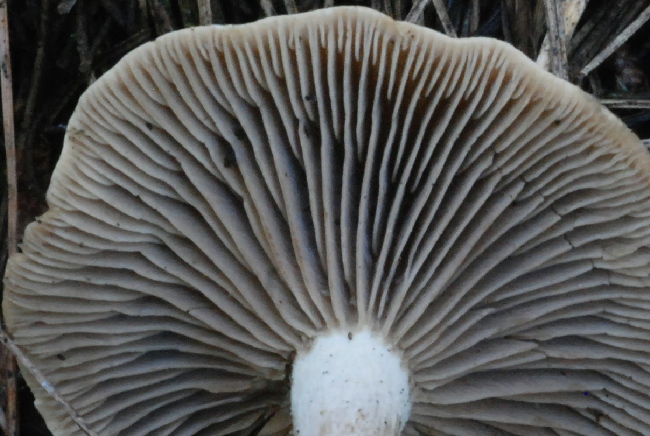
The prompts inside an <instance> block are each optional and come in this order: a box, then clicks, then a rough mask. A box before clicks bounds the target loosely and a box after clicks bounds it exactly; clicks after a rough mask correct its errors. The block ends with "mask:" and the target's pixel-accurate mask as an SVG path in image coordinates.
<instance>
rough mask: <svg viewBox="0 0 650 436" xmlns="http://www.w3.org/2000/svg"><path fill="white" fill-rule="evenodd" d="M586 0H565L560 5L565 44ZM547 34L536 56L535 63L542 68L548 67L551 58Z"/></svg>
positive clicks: (574, 27)
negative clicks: (562, 4) (561, 5)
mask: <svg viewBox="0 0 650 436" xmlns="http://www.w3.org/2000/svg"><path fill="white" fill-rule="evenodd" d="M587 1H588V0H565V2H564V6H563V7H562V15H563V17H564V18H563V19H564V33H565V44H566V45H569V43H568V41H569V40H570V39H571V37H572V36H573V32H575V30H576V26H577V25H578V22H579V21H580V17H582V13H583V12H584V11H585V8H586V7H587ZM549 36H550V35H549V34H548V33H547V34H546V36H545V37H544V42H543V43H542V48H541V49H540V51H539V55H538V56H537V64H538V65H539V66H540V67H542V68H544V69H547V70H548V69H549V67H550V63H551V58H550V56H549V51H550V50H551V44H550V40H549Z"/></svg>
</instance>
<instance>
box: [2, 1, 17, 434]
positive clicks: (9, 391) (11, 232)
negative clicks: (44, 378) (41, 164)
mask: <svg viewBox="0 0 650 436" xmlns="http://www.w3.org/2000/svg"><path fill="white" fill-rule="evenodd" d="M9 53H10V52H9V19H8V11H7V2H2V4H0V62H1V71H2V74H1V75H0V87H1V88H2V124H3V129H4V141H5V153H6V160H7V199H8V200H7V205H8V206H7V254H9V255H12V254H14V253H15V252H16V247H17V235H16V233H17V232H16V228H17V222H18V187H17V183H16V144H15V142H14V141H15V133H14V97H13V89H12V78H11V58H10V54H9ZM3 263H4V262H3ZM0 358H1V360H0V367H1V368H2V369H3V373H2V375H3V377H2V378H1V379H2V380H3V381H4V382H5V385H6V386H5V392H6V416H5V430H6V434H8V435H12V436H18V435H19V434H20V427H19V419H18V401H17V395H16V361H15V360H14V358H13V356H12V354H11V353H9V352H6V351H4V350H3V352H2V353H0Z"/></svg>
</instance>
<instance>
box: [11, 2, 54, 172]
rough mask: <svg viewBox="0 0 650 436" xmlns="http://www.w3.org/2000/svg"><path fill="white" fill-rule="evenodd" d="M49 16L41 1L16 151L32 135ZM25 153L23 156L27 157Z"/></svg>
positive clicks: (21, 148)
mask: <svg viewBox="0 0 650 436" xmlns="http://www.w3.org/2000/svg"><path fill="white" fill-rule="evenodd" d="M49 16H50V1H49V0H41V22H40V24H39V39H38V48H37V49H36V58H35V59H34V67H33V69H32V79H31V81H30V82H29V95H28V96H27V103H26V104H25V112H24V115H23V119H22V122H21V123H20V133H19V135H18V143H17V144H16V145H17V148H18V150H23V149H24V148H25V145H26V144H27V142H28V138H30V137H31V136H32V135H31V133H32V129H31V122H32V116H33V115H34V108H35V107H36V97H37V96H38V91H39V89H40V85H41V77H42V72H43V63H44V61H45V45H46V44H45V42H46V40H47V36H46V34H47V29H48V21H49ZM29 155H30V154H29V153H25V156H29ZM25 166H26V168H27V169H28V170H29V169H31V167H32V165H31V162H25Z"/></svg>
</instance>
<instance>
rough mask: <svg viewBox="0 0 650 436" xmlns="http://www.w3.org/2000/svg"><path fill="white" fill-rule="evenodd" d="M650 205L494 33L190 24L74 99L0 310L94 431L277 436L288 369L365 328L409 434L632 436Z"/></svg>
mask: <svg viewBox="0 0 650 436" xmlns="http://www.w3.org/2000/svg"><path fill="white" fill-rule="evenodd" d="M649 197H650V157H649V156H648V154H647V153H646V151H645V150H644V149H643V147H642V146H641V144H640V142H639V141H638V139H637V138H636V137H635V136H634V135H633V134H632V133H631V132H630V131H629V130H628V129H627V128H626V127H625V126H624V125H623V124H622V123H621V122H620V121H619V120H617V119H616V118H615V117H614V116H613V115H612V114H610V113H609V112H608V111H607V110H606V109H604V108H603V107H602V106H600V105H599V104H598V103H597V102H596V101H595V100H594V99H593V98H591V97H590V96H588V95H586V94H585V93H583V92H582V91H580V90H579V89H578V88H576V87H574V86H573V85H571V84H569V83H566V82H564V81H562V80H559V79H557V78H555V77H553V76H551V75H550V74H548V73H546V72H544V71H542V70H540V69H539V68H537V67H536V66H535V65H534V63H533V62H532V61H530V60H529V59H527V58H526V57H525V56H524V55H522V54H521V53H519V52H517V51H516V50H515V49H513V48H512V47H510V46H508V45H507V44H504V43H502V42H498V41H494V40H491V39H484V38H475V39H467V40H463V39H461V40H455V39H450V38H447V37H445V36H443V35H440V34H438V33H436V32H434V31H432V30H429V29H424V28H421V27H417V26H415V25H412V24H407V23H397V22H394V21H392V20H391V19H389V18H387V17H385V16H383V15H381V14H379V13H377V12H374V11H371V10H368V9H364V8H354V7H353V8H350V7H346V8H334V9H328V10H320V11H316V12H310V13H307V14H302V15H294V16H284V17H275V18H269V19H265V20H262V21H259V22H257V23H254V24H247V25H241V26H225V27H216V26H212V27H200V28H194V29H186V30H182V31H178V32H174V33H171V34H168V35H165V36H163V37H160V38H159V39H157V40H156V41H155V42H151V43H148V44H145V45H143V46H142V47H140V48H138V49H136V50H134V51H133V52H132V53H130V54H129V55H127V56H126V57H125V58H124V59H122V60H121V61H120V62H119V64H118V65H116V66H115V67H114V68H113V69H112V70H111V71H109V72H108V73H106V74H105V75H104V76H102V77H101V78H100V79H99V80H98V81H97V82H96V83H95V84H93V85H92V86H91V87H90V88H89V89H88V90H87V91H86V92H85V93H84V95H83V96H82V97H81V99H80V101H79V105H78V107H77V109H76V111H75V113H74V114H73V116H72V118H71V120H70V123H69V127H68V132H67V135H66V139H65V145H64V149H63V153H62V155H61V159H60V161H59V163H58V165H57V167H56V170H55V172H54V175H53V177H52V182H51V186H50V189H49V191H48V197H47V199H48V203H49V211H48V212H47V213H45V214H44V215H43V216H42V217H41V218H40V219H39V220H38V221H37V222H36V223H33V224H31V225H30V226H29V228H28V229H27V232H26V234H25V237H24V243H23V246H22V253H21V254H18V255H16V256H14V257H12V258H11V260H10V261H9V265H8V269H7V273H6V277H5V284H6V289H5V297H4V302H3V308H4V315H5V319H6V322H7V326H8V328H9V331H10V332H11V333H12V334H13V336H14V338H15V340H16V342H17V343H18V344H19V345H20V346H21V347H22V348H23V349H24V350H25V351H26V353H27V355H28V356H29V358H30V359H31V360H32V362H33V363H34V364H35V365H36V367H38V368H39V369H40V371H42V373H43V374H44V376H45V377H46V379H47V381H48V382H49V383H50V384H51V385H52V386H53V387H54V388H55V389H56V390H57V391H58V393H59V394H60V395H61V396H62V397H63V398H64V399H65V400H66V401H68V402H69V403H70V405H71V406H72V407H73V408H74V409H75V410H76V411H77V412H78V413H79V414H80V415H81V416H82V417H83V419H84V420H85V421H86V423H87V424H88V425H89V426H90V427H91V428H92V429H93V430H95V431H96V432H98V433H99V434H101V435H120V436H126V435H156V436H164V435H174V436H181V435H249V434H252V433H253V432H254V431H255V430H256V429H260V428H261V431H260V433H259V434H260V435H285V434H288V433H289V431H290V426H291V418H290V414H289V412H288V410H289V409H288V407H289V405H288V398H289V395H288V390H289V382H288V380H289V376H288V374H289V373H290V371H291V361H292V359H293V356H294V355H295V352H296V351H298V352H299V351H301V350H304V349H306V348H308V347H309V344H310V341H311V340H312V339H313V338H315V337H317V336H318V335H319V334H323V333H324V332H328V331H337V330H349V331H351V332H352V331H357V330H359V329H361V328H364V327H365V328H370V329H372V331H374V332H376V333H377V334H380V335H382V336H383V337H384V338H385V340H386V341H387V342H388V343H390V344H392V345H393V346H394V347H395V349H396V350H399V352H400V353H401V356H402V359H403V362H404V364H405V365H406V366H407V367H408V370H409V371H410V374H411V378H412V383H413V390H412V392H413V407H412V411H411V417H410V421H409V423H408V424H407V425H406V428H405V430H404V433H405V434H407V435H422V434H425V435H428V434H436V435H463V436H471V435H526V436H537V435H540V436H541V435H550V434H553V435H590V436H594V435H597V436H601V435H610V436H611V435H648V434H650V396H649V394H648V392H650V310H649V309H650V291H649V285H650V278H649V277H648V274H649V273H650V268H649V263H650V250H649V249H648V241H649V240H650V198H649ZM25 375H26V377H27V380H28V382H29V384H30V386H31V388H32V389H33V390H34V393H35V395H36V399H37V406H38V408H39V410H40V411H41V412H42V413H43V415H44V417H45V419H46V421H47V423H48V426H49V427H50V429H51V430H52V431H53V433H54V434H56V435H65V436H76V435H81V434H82V432H81V431H80V430H79V429H78V428H77V427H76V424H75V423H74V422H73V421H72V420H71V419H70V418H69V417H68V416H67V415H66V414H65V412H64V411H63V410H61V409H60V408H57V407H56V404H55V403H54V400H52V399H51V398H50V397H49V395H48V394H47V393H46V392H45V390H44V389H43V388H42V387H40V386H39V385H38V384H37V383H36V382H35V381H34V380H32V379H31V378H30V376H29V374H28V373H27V372H26V371H25Z"/></svg>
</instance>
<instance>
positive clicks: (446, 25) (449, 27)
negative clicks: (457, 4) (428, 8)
mask: <svg viewBox="0 0 650 436" xmlns="http://www.w3.org/2000/svg"><path fill="white" fill-rule="evenodd" d="M433 6H434V7H435V8H436V13H437V14H438V18H439V19H440V22H441V23H442V28H443V29H445V33H446V34H447V35H449V36H452V37H454V38H455V37H456V29H454V25H453V24H452V22H451V19H450V18H449V13H448V12H447V6H445V1H444V0H433Z"/></svg>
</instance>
